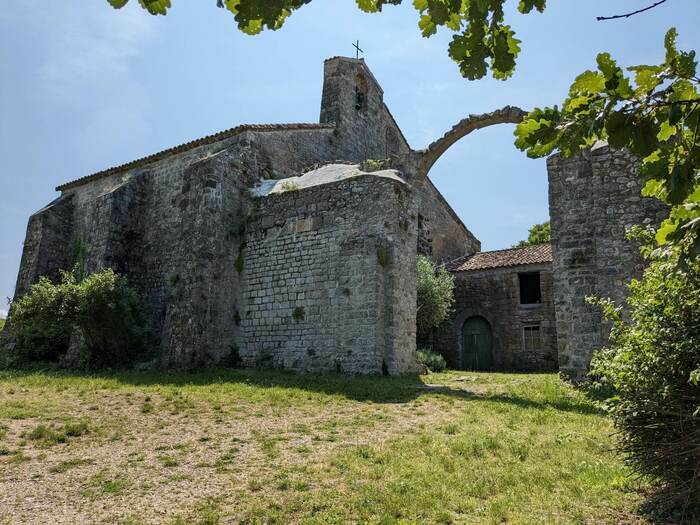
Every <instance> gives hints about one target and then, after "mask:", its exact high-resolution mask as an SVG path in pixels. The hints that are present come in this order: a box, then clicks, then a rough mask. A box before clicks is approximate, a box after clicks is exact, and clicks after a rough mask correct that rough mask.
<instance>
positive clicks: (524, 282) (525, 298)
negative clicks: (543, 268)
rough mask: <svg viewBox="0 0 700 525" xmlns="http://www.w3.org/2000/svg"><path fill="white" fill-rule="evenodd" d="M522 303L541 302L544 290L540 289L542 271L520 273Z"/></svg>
mask: <svg viewBox="0 0 700 525" xmlns="http://www.w3.org/2000/svg"><path fill="white" fill-rule="evenodd" d="M518 280H519V281H520V304H540V303H541V302H542V291H541V290H540V272H534V273H519V274H518Z"/></svg>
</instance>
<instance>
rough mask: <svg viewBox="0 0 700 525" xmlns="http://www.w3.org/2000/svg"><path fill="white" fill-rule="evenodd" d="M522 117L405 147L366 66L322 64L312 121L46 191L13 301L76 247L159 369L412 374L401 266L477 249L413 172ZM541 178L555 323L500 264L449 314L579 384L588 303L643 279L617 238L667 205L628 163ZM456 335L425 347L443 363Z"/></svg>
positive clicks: (596, 162) (469, 124)
mask: <svg viewBox="0 0 700 525" xmlns="http://www.w3.org/2000/svg"><path fill="white" fill-rule="evenodd" d="M523 115H524V112H523V111H522V110H520V109H518V108H514V107H510V106H506V107H504V108H503V109H500V110H497V111H494V112H492V113H487V114H483V115H470V116H469V117H468V118H465V119H463V120H462V121H460V122H458V123H457V124H456V125H455V126H454V127H453V128H452V129H451V130H450V131H448V132H447V133H446V134H445V135H444V136H443V137H442V138H440V139H438V140H437V141H435V142H433V143H432V144H430V145H429V146H428V147H427V148H426V149H423V150H412V149H411V148H410V147H409V145H408V143H407V142H406V140H405V138H404V136H403V134H402V133H401V130H400V129H399V127H398V126H397V124H396V122H395V121H394V119H393V117H392V116H391V113H390V112H389V110H388V108H387V107H386V105H385V104H384V101H383V91H382V89H381V87H380V86H379V84H378V83H377V81H376V79H375V78H374V76H373V75H372V73H371V72H370V70H369V69H368V68H367V66H366V64H365V62H364V60H357V59H350V58H343V57H335V58H332V59H329V60H327V61H326V62H325V63H324V83H323V94H322V101H321V111H320V118H319V123H314V124H282V125H279V124H277V125H244V126H238V127H236V128H232V129H229V130H227V131H223V132H221V133H217V134H215V135H211V136H209V137H204V138H202V139H198V140H195V141H193V142H190V143H187V144H183V145H181V146H177V147H175V148H171V149H168V150H165V151H162V152H159V153H156V154H154V155H150V156H148V157H145V158H142V159H138V160H136V161H133V162H130V163H127V164H124V165H122V166H117V167H115V168H110V169H108V170H104V171H101V172H99V173H96V174H93V175H89V176H87V177H82V178H80V179H77V180H75V181H72V182H69V183H67V184H64V185H62V186H59V187H58V188H57V190H59V191H60V192H61V195H60V196H59V197H58V198H57V199H56V200H55V201H53V202H52V203H50V204H49V205H48V206H46V207H45V208H44V209H42V210H40V211H38V212H37V213H35V214H34V215H32V217H31V218H30V220H29V224H28V227H27V236H26V241H25V245H24V251H23V255H22V262H21V267H20V271H19V274H18V278H17V286H16V292H15V297H20V296H22V295H23V294H24V293H26V292H27V290H28V288H29V286H30V285H31V284H32V283H34V282H36V281H37V280H38V279H39V277H40V276H42V275H47V276H49V277H51V278H56V277H57V276H58V273H59V270H61V269H66V270H67V269H70V268H71V266H72V265H73V264H74V262H75V255H76V253H78V252H80V253H82V254H83V256H84V263H85V269H86V270H87V271H88V272H93V271H97V270H99V269H101V268H105V267H112V268H114V269H115V270H117V271H119V272H121V273H124V274H125V275H127V276H128V278H129V280H130V282H131V283H132V284H133V285H134V286H135V287H136V288H137V289H138V290H139V291H140V292H141V294H142V295H143V297H144V298H145V301H146V305H147V308H148V311H149V312H150V317H149V320H150V325H151V329H152V330H151V331H152V333H153V334H154V338H155V345H156V347H157V349H158V362H159V364H160V365H161V366H163V367H167V368H182V367H193V366H200V365H207V364H213V363H217V362H219V361H221V360H222V359H223V358H225V357H227V356H230V355H231V354H232V353H233V352H237V353H238V354H239V355H240V357H241V358H242V359H243V361H244V362H245V363H246V364H255V363H257V364H271V365H273V366H284V367H289V368H293V369H296V370H341V371H347V372H356V373H381V372H388V373H403V372H409V371H412V370H414V369H415V363H414V350H415V333H414V330H415V325H414V323H415V283H414V282H413V280H414V279H415V269H414V267H413V265H414V262H415V261H414V259H415V254H416V253H417V252H418V253H425V254H429V255H431V256H432V257H433V258H434V259H435V260H436V261H440V262H443V261H450V260H453V259H455V258H460V257H462V256H465V255H470V254H474V253H475V252H478V251H479V250H480V242H479V241H478V239H476V238H475V237H474V235H472V234H471V232H469V230H468V229H467V228H466V227H465V226H464V224H462V222H461V221H460V220H459V218H458V217H457V216H456V215H455V213H454V211H453V210H452V209H451V208H450V207H449V205H448V204H447V203H446V202H445V200H444V199H443V198H442V196H441V195H440V193H439V192H438V191H437V189H435V187H434V186H433V185H432V183H431V182H430V180H429V179H428V178H427V174H428V171H429V170H430V168H431V166H432V165H433V164H434V162H435V161H436V160H437V159H438V158H439V157H440V155H442V154H443V153H444V152H445V151H446V150H447V149H448V148H449V147H450V146H451V145H452V144H454V143H455V142H456V141H457V140H460V139H461V138H462V137H464V136H465V135H467V134H469V133H471V132H473V131H476V130H478V129H481V128H483V127H486V126H491V125H494V124H501V123H516V122H518V121H520V120H521V119H522V118H523ZM369 159H372V160H377V159H388V164H387V163H386V162H385V163H384V164H382V165H384V166H391V167H393V168H395V169H394V170H385V171H383V172H381V173H375V174H370V173H367V172H360V171H359V168H358V165H361V166H365V169H368V170H369V169H374V168H371V163H365V161H367V160H369ZM337 161H340V162H341V163H342V162H345V163H351V164H354V166H352V167H351V168H349V170H350V171H353V170H356V171H357V173H354V172H353V173H354V174H353V175H352V176H351V177H345V178H343V179H342V180H325V179H324V182H323V183H322V184H317V185H313V186H311V187H304V188H301V189H298V190H296V191H289V192H284V193H279V192H273V193H270V194H266V195H264V196H258V197H255V196H254V194H253V193H252V192H251V191H252V190H253V188H257V187H260V185H261V184H263V185H264V184H266V183H268V182H274V181H280V180H281V179H284V180H285V182H287V183H288V184H290V185H291V186H293V185H294V184H295V180H298V179H297V177H298V176H300V175H302V174H304V173H307V172H315V171H316V168H318V167H319V166H321V165H329V164H330V163H334V162H337ZM548 171H549V183H550V191H549V198H550V214H551V222H552V234H553V239H552V243H553V255H554V261H553V263H552V264H553V265H552V272H551V274H550V272H549V270H548V267H546V268H545V267H543V268H541V269H540V271H541V275H542V281H541V282H542V287H543V293H545V294H547V296H548V297H550V298H551V297H554V309H555V310H556V330H553V329H552V327H551V319H552V317H551V316H552V315H553V314H552V312H551V308H550V306H549V304H546V305H543V307H542V308H541V309H539V310H538V311H537V312H539V313H537V312H536V311H535V310H534V309H533V310H527V309H524V310H523V311H520V310H519V309H516V310H513V299H514V295H513V294H514V282H515V281H514V280H513V279H514V278H513V272H512V271H511V272H509V271H506V270H503V271H501V270H494V271H492V272H487V273H488V275H487V273H484V274H480V273H478V272H476V273H473V274H472V273H469V275H467V274H466V273H465V275H464V276H460V277H458V285H457V293H458V301H459V302H460V303H461V304H462V313H461V314H456V315H465V314H464V312H468V311H472V312H476V311H481V312H482V313H483V315H484V316H485V317H486V316H488V317H490V318H492V319H494V320H493V321H490V322H492V325H493V327H498V326H500V325H502V326H501V328H499V329H498V330H499V334H497V335H496V340H495V343H496V344H498V345H500V346H499V348H502V349H503V351H502V352H501V355H500V357H498V359H497V360H496V361H495V366H497V367H499V368H520V369H532V368H551V366H552V363H553V358H552V352H551V351H550V347H551V346H552V345H554V341H555V340H556V344H557V346H558V358H559V365H560V368H561V370H562V371H564V372H565V373H567V374H568V375H570V376H572V377H574V378H576V379H578V378H580V377H582V376H583V374H584V373H585V371H586V369H587V366H588V363H589V360H590V357H591V354H592V352H593V350H594V349H596V348H598V347H600V346H602V345H603V344H604V343H605V341H606V338H607V330H608V327H606V326H605V325H604V323H602V322H601V319H600V314H599V312H598V311H597V310H596V309H594V308H593V307H591V306H589V305H588V304H587V303H586V302H585V297H586V296H587V295H591V294H595V295H600V296H608V297H612V298H613V299H614V300H617V301H622V300H624V297H625V294H626V287H625V283H626V281H627V280H628V279H629V278H630V277H632V276H635V275H639V273H640V272H641V268H642V262H641V260H640V259H639V256H638V253H637V247H636V246H635V245H634V244H631V243H628V242H627V241H625V240H624V230H625V227H627V226H630V225H632V224H645V223H648V224H658V222H659V220H660V219H661V217H662V215H663V213H664V210H663V208H662V207H661V206H660V205H659V203H658V202H655V201H651V200H648V199H642V198H640V197H639V185H640V181H639V179H638V177H637V165H636V163H635V161H634V159H632V158H631V157H630V156H629V155H627V154H626V153H624V152H618V151H616V152H611V151H610V150H609V149H608V148H607V147H602V148H601V147H599V148H594V149H593V151H591V152H589V153H586V154H584V155H581V156H580V157H577V158H574V159H568V160H563V159H560V158H559V157H557V156H554V157H552V158H550V159H549V161H548ZM322 178H323V177H321V179H322ZM292 189H293V188H292ZM256 195H259V193H258V194H256ZM380 252H381V253H382V254H383V255H382V256H381V257H379V256H378V253H380ZM380 259H381V260H386V261H390V262H387V263H386V264H380ZM550 288H552V290H550ZM550 291H551V293H550ZM504 312H505V313H507V315H509V316H510V319H511V320H512V319H516V320H517V322H516V323H515V324H516V325H520V324H523V323H539V324H540V326H541V327H542V328H543V329H544V330H543V332H542V335H543V341H544V344H543V346H542V351H541V352H539V353H537V352H535V353H530V354H522V355H520V354H519V353H518V352H517V351H516V350H515V349H517V348H518V346H517V337H516V332H515V331H512V330H511V331H509V330H510V329H509V328H508V326H511V327H512V325H513V323H511V324H510V325H508V322H507V321H504V319H506V318H504V317H503V316H504V315H505V314H504ZM479 315H481V314H479ZM538 315H539V318H538V319H535V317H536V316H538ZM453 321H455V320H454V319H453ZM459 321H460V320H459V319H457V321H455V322H456V324H455V325H454V326H457V325H458V324H459ZM504 323H505V324H504ZM507 325H508V326H507ZM456 330H457V329H456V328H455V329H454V330H452V333H449V334H448V335H447V336H445V337H442V336H441V337H442V338H441V339H440V341H439V344H440V345H442V346H443V347H444V348H445V350H444V351H445V353H446V355H448V357H449V358H450V360H451V362H452V363H453V364H455V365H457V364H458V362H459V359H460V357H459V356H460V351H461V350H460V339H459V334H457V332H456ZM5 332H7V331H5ZM511 332H512V333H511ZM508 334H510V335H508ZM450 341H451V342H450ZM445 345H447V346H449V345H451V347H450V348H447V346H445ZM71 348H72V349H74V350H75V349H77V348H78V346H77V341H74V344H72V345H71ZM508 349H510V350H508ZM69 357H70V356H69ZM68 361H69V362H70V361H71V360H70V359H68Z"/></svg>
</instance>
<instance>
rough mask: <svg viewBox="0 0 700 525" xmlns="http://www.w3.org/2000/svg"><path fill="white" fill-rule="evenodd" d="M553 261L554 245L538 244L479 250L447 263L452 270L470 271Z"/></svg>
mask: <svg viewBox="0 0 700 525" xmlns="http://www.w3.org/2000/svg"><path fill="white" fill-rule="evenodd" d="M551 262H552V245H551V244H536V245H534V246H525V247H524V248H510V249H507V250H496V251H492V252H477V253H475V254H473V255H467V256H466V257H461V258H459V259H457V260H455V261H452V262H450V263H448V264H447V265H446V267H447V269H448V270H449V271H451V272H469V271H473V270H485V269H488V268H503V267H507V266H520V265H523V264H543V263H551Z"/></svg>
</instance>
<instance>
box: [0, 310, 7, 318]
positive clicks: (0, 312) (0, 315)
mask: <svg viewBox="0 0 700 525" xmlns="http://www.w3.org/2000/svg"><path fill="white" fill-rule="evenodd" d="M0 319H7V310H0Z"/></svg>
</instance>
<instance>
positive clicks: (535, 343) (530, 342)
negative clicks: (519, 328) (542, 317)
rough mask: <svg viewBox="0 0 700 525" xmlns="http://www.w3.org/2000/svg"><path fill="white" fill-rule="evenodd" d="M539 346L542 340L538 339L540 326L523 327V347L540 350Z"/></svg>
mask: <svg viewBox="0 0 700 525" xmlns="http://www.w3.org/2000/svg"><path fill="white" fill-rule="evenodd" d="M541 346H542V341H541V340H540V327H539V326H525V327H523V347H524V348H525V350H540V349H541Z"/></svg>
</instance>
